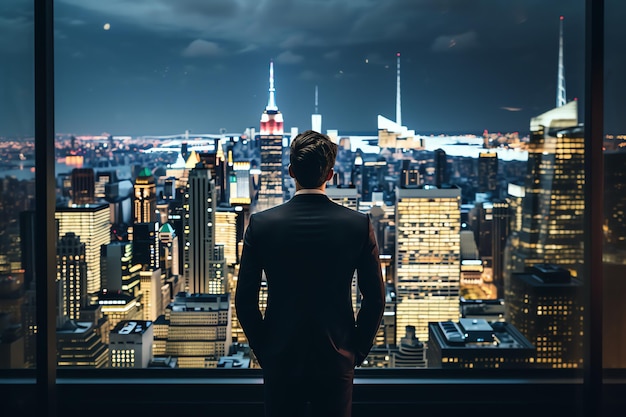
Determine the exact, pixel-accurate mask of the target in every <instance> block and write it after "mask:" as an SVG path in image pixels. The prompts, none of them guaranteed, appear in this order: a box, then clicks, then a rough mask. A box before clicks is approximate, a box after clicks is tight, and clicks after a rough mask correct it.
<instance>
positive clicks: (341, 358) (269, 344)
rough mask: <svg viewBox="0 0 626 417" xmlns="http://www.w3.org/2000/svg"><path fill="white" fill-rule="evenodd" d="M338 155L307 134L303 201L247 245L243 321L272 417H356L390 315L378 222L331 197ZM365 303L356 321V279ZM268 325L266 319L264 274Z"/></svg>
mask: <svg viewBox="0 0 626 417" xmlns="http://www.w3.org/2000/svg"><path fill="white" fill-rule="evenodd" d="M336 156H337V145H336V144H334V143H333V142H332V141H331V140H330V139H329V138H328V136H326V135H323V134H321V133H317V132H314V131H311V130H309V131H306V132H304V133H302V134H300V135H298V136H296V138H295V139H294V140H293V143H292V144H291V155H290V165H289V175H291V177H293V178H294V179H295V182H296V193H295V195H294V197H293V198H292V199H291V200H290V201H288V202H287V203H285V204H282V205H280V206H277V207H274V208H271V209H269V210H265V211H262V212H259V213H255V214H253V215H252V216H251V217H250V222H249V224H248V228H247V230H246V233H245V237H244V247H243V254H242V259H241V266H240V270H239V278H238V282H237V295H236V298H235V306H236V309H237V317H238V318H239V322H240V323H241V326H242V328H243V330H244V332H245V334H246V336H247V338H248V341H249V343H250V347H251V348H252V349H253V350H254V353H255V355H256V357H257V359H258V360H259V363H260V364H261V367H262V368H263V378H264V385H265V386H264V388H265V413H266V416H268V417H270V416H271V417H274V416H290V417H291V416H295V415H300V414H301V413H303V408H304V406H305V404H306V403H307V402H308V403H310V406H311V411H312V414H313V415H315V416H324V417H332V416H342V417H347V416H350V414H351V409H352V383H353V377H354V367H355V366H358V365H360V364H361V363H362V362H363V360H364V359H365V357H366V356H367V354H368V352H369V350H370V348H371V346H372V342H373V339H374V337H375V335H376V332H377V331H378V327H379V325H380V320H381V317H382V314H383V310H384V303H385V291H384V284H383V280H382V274H381V268H380V261H379V257H378V247H377V245H376V240H375V237H374V232H373V229H372V226H371V224H370V220H369V217H368V216H367V215H366V214H362V213H359V212H356V211H353V210H350V209H348V208H345V207H342V206H340V205H338V204H335V203H334V202H332V201H331V200H330V199H328V197H326V195H325V187H326V182H327V181H329V180H330V178H332V176H333V166H334V165H335V158H336ZM355 270H356V271H357V277H358V285H359V289H360V291H361V294H362V299H361V300H362V301H361V309H360V310H359V313H358V315H357V318H356V320H355V317H354V311H353V306H352V297H351V290H352V278H353V274H354V271H355ZM263 272H264V273H265V277H266V280H267V291H268V300H267V309H266V311H265V317H263V316H262V314H261V312H260V310H259V305H258V301H259V289H260V287H261V278H262V273H263Z"/></svg>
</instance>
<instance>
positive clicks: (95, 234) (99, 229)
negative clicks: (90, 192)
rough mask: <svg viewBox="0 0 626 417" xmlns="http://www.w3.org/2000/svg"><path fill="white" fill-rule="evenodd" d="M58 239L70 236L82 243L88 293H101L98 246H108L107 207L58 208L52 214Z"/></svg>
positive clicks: (108, 223) (109, 224)
mask: <svg viewBox="0 0 626 417" xmlns="http://www.w3.org/2000/svg"><path fill="white" fill-rule="evenodd" d="M54 216H55V218H56V220H57V227H58V229H57V230H58V235H59V236H64V235H65V234H66V233H68V232H73V233H75V234H76V235H77V236H79V237H80V240H81V242H84V243H85V262H87V293H89V294H93V293H96V292H98V291H100V289H101V286H102V282H101V279H100V278H101V277H100V272H101V271H100V252H101V246H102V245H106V244H108V243H110V242H111V239H110V228H111V223H110V222H109V216H110V212H109V205H108V204H96V205H92V204H89V205H84V206H77V207H57V208H56V212H55V215H54Z"/></svg>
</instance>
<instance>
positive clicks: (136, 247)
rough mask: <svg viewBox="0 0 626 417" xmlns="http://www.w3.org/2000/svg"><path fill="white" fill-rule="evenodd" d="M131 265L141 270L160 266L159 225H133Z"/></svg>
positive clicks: (153, 223) (156, 223) (154, 223)
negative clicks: (139, 266)
mask: <svg viewBox="0 0 626 417" xmlns="http://www.w3.org/2000/svg"><path fill="white" fill-rule="evenodd" d="M132 242H133V264H135V265H137V264H139V265H141V267H142V268H143V269H147V270H150V269H156V268H158V267H159V266H160V264H161V260H160V256H161V253H160V247H159V223H158V222H149V223H135V224H134V225H133V227H132Z"/></svg>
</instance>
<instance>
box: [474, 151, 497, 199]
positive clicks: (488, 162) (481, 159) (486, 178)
mask: <svg viewBox="0 0 626 417" xmlns="http://www.w3.org/2000/svg"><path fill="white" fill-rule="evenodd" d="M497 188H498V154H497V153H495V152H481V153H480V154H478V192H480V193H489V194H490V195H492V196H493V195H494V194H495V192H496V190H497Z"/></svg>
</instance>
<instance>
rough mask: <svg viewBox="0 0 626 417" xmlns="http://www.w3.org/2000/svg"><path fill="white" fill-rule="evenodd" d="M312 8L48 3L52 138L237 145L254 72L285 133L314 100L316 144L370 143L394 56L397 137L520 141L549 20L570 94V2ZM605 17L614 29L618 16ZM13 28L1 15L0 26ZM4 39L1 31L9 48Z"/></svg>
mask: <svg viewBox="0 0 626 417" xmlns="http://www.w3.org/2000/svg"><path fill="white" fill-rule="evenodd" d="M8 7H9V8H10V7H11V6H8ZM147 7H149V9H147ZM255 7H256V9H255ZM279 7H282V9H280V10H281V14H280V16H281V17H280V18H278V20H277V18H276V10H277V8H279ZM312 7H313V6H312V5H311V3H308V2H300V1H296V2H288V3H286V4H285V5H282V2H279V1H269V2H263V3H260V4H258V5H255V6H253V5H252V4H248V3H247V2H242V3H234V2H228V3H222V2H211V3H210V4H200V3H198V4H196V3H194V2H191V1H185V2H176V3H172V2H166V1H159V2H151V3H150V5H149V6H147V5H136V4H135V5H132V7H131V4H127V3H125V2H123V1H116V2H106V3H103V4H100V3H98V2H91V1H82V2H77V1H73V0H59V1H57V3H56V10H55V13H56V25H55V29H56V38H55V40H56V41H55V58H56V86H55V88H56V114H57V118H56V130H57V132H66V133H75V134H99V133H102V132H108V133H111V134H114V135H115V134H117V135H125V134H127V135H142V134H172V133H178V132H183V131H185V130H190V131H191V132H195V133H200V132H203V133H204V132H218V131H220V129H225V130H226V131H228V132H242V131H243V130H244V129H245V128H247V127H250V126H256V125H257V119H258V116H259V114H258V113H259V108H261V106H263V105H264V104H265V103H266V102H267V65H268V63H269V62H270V60H274V62H275V77H276V102H277V105H278V107H279V108H281V110H282V112H283V113H284V116H285V128H286V129H289V128H291V127H299V128H300V130H304V129H305V128H307V127H309V126H310V116H311V114H312V113H313V112H314V110H315V88H316V86H317V87H318V91H319V106H318V107H319V113H320V114H322V115H323V124H322V127H323V129H324V130H325V129H339V130H343V131H375V129H376V116H377V115H378V114H381V115H383V116H385V117H389V118H394V117H395V104H396V103H395V97H396V91H395V90H396V88H395V87H396V77H395V72H396V65H395V61H396V53H398V52H399V53H401V57H402V107H403V124H405V125H407V126H408V127H409V128H411V129H415V130H416V131H417V132H418V133H454V132H468V133H470V132H471V133H479V132H482V131H483V130H485V129H487V130H489V131H509V132H510V131H520V132H522V133H525V132H527V131H528V120H529V119H530V118H531V117H534V116H535V115H537V114H541V113H543V112H544V111H546V110H548V109H550V108H552V107H553V102H554V96H555V93H556V89H557V86H556V84H557V67H558V62H557V61H558V46H559V39H558V35H559V16H561V15H563V16H564V17H565V21H564V36H565V39H564V61H565V62H564V65H565V79H566V87H567V93H568V97H567V100H568V101H569V100H572V99H574V98H579V99H581V98H582V96H583V87H582V86H583V81H584V79H583V78H584V59H583V54H584V3H583V2H580V4H578V3H576V4H572V2H563V1H559V2H550V3H549V4H547V5H546V4H539V3H538V2H529V1H525V2H516V3H515V4H514V5H511V4H507V5H506V6H503V5H501V4H498V3H497V2H491V1H484V2H479V3H477V4H475V5H474V6H472V7H469V6H467V5H463V2H456V1H449V2H445V3H444V2H442V3H437V4H435V3H432V2H422V3H418V4H411V5H410V6H408V5H402V4H401V3H400V2H396V1H390V2H384V4H380V5H370V6H369V7H366V6H365V5H364V4H363V3H361V2H350V3H347V2H340V1H334V2H333V1H328V2H325V3H324V4H322V5H320V6H319V7H317V8H316V9H314V10H312V9H311V8H312ZM616 7H617V9H618V13H616V15H617V16H619V11H620V9H621V8H622V7H621V6H616ZM301 16H307V17H308V18H307V19H306V20H305V19H303V18H302V17H301ZM496 17H497V18H496ZM21 19H22V20H21V21H22V23H23V25H22V26H27V24H26V23H25V22H24V17H21ZM611 19H613V16H609V17H608V18H607V31H610V30H611V28H612V26H611V25H610V24H609V23H611V22H612V20H611ZM17 21H19V19H18V18H17V17H13V16H12V15H11V14H10V13H8V14H7V22H13V23H15V22H17ZM15 26H19V25H17V24H15V25H11V24H8V25H7V26H6V28H5V29H4V31H7V34H11V33H12V32H10V30H11V28H12V27H15ZM614 29H615V28H614ZM15 30H17V33H18V34H19V33H20V32H19V30H20V29H15ZM21 30H22V32H24V31H25V30H26V29H25V27H22V29H21ZM612 39H613V38H612V37H611V36H610V32H608V33H607V66H608V64H609V61H611V62H612V66H613V67H614V68H619V67H620V66H623V65H622V63H621V60H623V57H614V56H612V55H611V53H610V51H611V50H612V49H611V48H610V47H611V44H610V42H611V41H612ZM4 44H5V43H0V54H3V55H7V56H8V57H9V58H13V59H11V60H8V61H7V62H10V64H9V65H5V66H4V71H5V72H6V73H7V75H8V76H14V77H13V79H14V80H15V85H14V86H8V87H7V88H5V91H4V95H6V97H7V98H8V100H9V103H16V104H17V106H5V107H4V109H3V110H4V111H2V112H0V121H1V123H0V126H3V129H6V130H5V131H4V132H1V134H2V135H5V136H10V135H11V134H18V133H21V134H28V133H29V131H30V130H32V126H31V124H32V121H31V119H32V115H31V113H29V112H30V110H29V109H28V104H29V103H28V97H29V94H31V93H32V92H30V91H29V89H32V86H30V85H29V82H30V81H29V80H25V81H24V76H25V75H26V74H28V71H24V70H27V69H28V65H29V62H30V61H29V59H28V57H27V58H26V59H24V54H27V52H28V48H25V49H26V52H23V51H22V52H19V51H17V50H15V49H16V48H13V50H11V49H9V47H8V46H6V45H4ZM3 51H5V52H4V53H3ZM7 51H8V52H7ZM614 55H615V54H614ZM20 57H21V61H20ZM16 60H17V62H16ZM30 65H32V62H30ZM0 71H1V70H0ZM22 73H24V74H22ZM20 80H22V81H20ZM611 83H613V85H612V88H609V87H610V86H611ZM621 83H623V81H621V80H619V79H616V78H615V77H613V78H609V79H608V80H607V99H608V103H609V104H610V106H607V107H608V111H607V132H610V133H620V132H622V131H626V127H624V126H623V124H622V123H623V122H621V120H619V119H620V118H619V117H617V116H618V115H619V114H620V113H621V110H622V109H621V106H622V104H621V103H620V102H619V101H618V100H617V99H614V98H615V97H618V96H619V91H623V89H620V84H621ZM18 89H19V91H18ZM24 97H26V98H24ZM580 107H581V108H583V106H582V105H581V106H580Z"/></svg>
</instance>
